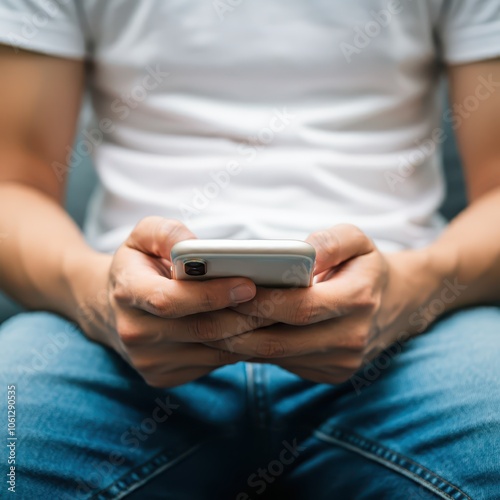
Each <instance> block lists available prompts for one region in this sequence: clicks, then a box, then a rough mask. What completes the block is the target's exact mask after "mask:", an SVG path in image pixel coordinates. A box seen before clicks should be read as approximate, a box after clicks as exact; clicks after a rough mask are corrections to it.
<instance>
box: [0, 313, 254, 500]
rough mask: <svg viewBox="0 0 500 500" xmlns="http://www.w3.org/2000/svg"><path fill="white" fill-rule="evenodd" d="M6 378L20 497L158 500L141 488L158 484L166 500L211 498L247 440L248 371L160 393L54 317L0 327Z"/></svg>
mask: <svg viewBox="0 0 500 500" xmlns="http://www.w3.org/2000/svg"><path fill="white" fill-rule="evenodd" d="M0 375H1V379H2V381H3V387H2V389H1V390H2V392H4V391H6V388H7V385H11V384H13V385H15V386H16V398H17V404H16V411H17V416H16V417H17V422H16V427H17V436H18V441H17V449H18V452H17V457H18V460H17V464H16V469H17V485H16V492H17V493H18V494H19V495H20V497H21V498H33V497H34V496H35V495H36V494H38V495H39V496H41V497H42V498H68V499H70V498H71V499H78V498H89V497H91V496H92V495H97V496H96V498H103V499H104V498H115V497H117V496H118V495H122V494H125V492H128V493H129V494H132V493H131V492H132V491H134V490H137V495H138V498H144V495H146V496H147V497H148V498H155V495H156V493H155V492H154V491H153V489H154V488H150V489H149V490H148V492H147V493H145V492H144V487H142V488H140V487H141V486H142V485H143V484H145V483H150V484H151V485H152V486H154V484H155V481H154V480H153V477H157V476H162V479H163V481H162V485H161V489H160V493H158V498H175V499H182V498H200V499H202V498H211V497H210V496H205V494H206V493H204V492H203V491H198V490H197V488H198V487H200V486H201V485H203V487H205V488H207V487H208V488H209V489H210V488H212V490H211V491H212V492H214V493H215V492H216V491H218V488H220V487H221V485H222V484H223V481H218V479H220V477H218V476H217V470H218V469H217V468H218V467H219V466H221V467H224V463H226V467H228V468H229V467H231V465H232V463H233V464H234V460H233V458H232V457H233V454H234V450H233V451H231V450H232V449H233V448H234V447H235V446H237V443H238V439H239V438H238V436H242V435H244V434H245V433H244V432H242V428H243V427H244V426H245V425H246V420H245V419H246V416H245V413H246V411H245V404H246V401H245V399H244V398H245V391H244V390H242V386H243V385H244V383H245V375H244V370H243V366H242V365H241V364H240V365H239V366H238V365H236V366H231V367H227V368H224V369H222V370H218V371H217V373H216V374H214V375H212V376H211V377H204V378H202V379H199V380H198V381H196V382H193V383H190V384H186V385H184V386H182V387H179V388H175V389H172V390H162V389H156V388H152V387H149V386H147V384H145V382H144V381H143V380H142V378H141V377H140V376H139V375H138V374H137V373H136V372H135V371H134V370H133V369H132V368H130V367H129V366H128V365H127V364H126V363H125V362H124V361H123V360H122V359H121V358H120V357H119V356H118V355H116V354H115V353H114V352H112V351H111V350H109V349H107V348H105V347H103V346H101V345H99V344H96V343H93V342H91V341H89V340H88V339H86V338H85V336H84V335H83V333H82V332H81V331H80V330H79V329H78V328H76V327H75V326H74V325H73V324H71V323H69V322H68V321H66V320H64V319H63V318H61V317H59V316H56V315H53V314H50V313H43V312H38V313H25V314H20V315H18V316H16V317H14V318H12V319H11V320H9V321H7V322H6V323H4V324H3V325H2V326H1V328H0ZM5 397H6V394H4V395H3V396H2V399H4V398H5ZM221 401H224V404H220V402H221ZM239 444H240V445H241V443H239ZM2 448H3V447H2ZM4 452H5V450H3V451H2V453H4ZM207 456H208V460H207ZM210 457H211V459H210ZM2 458H3V459H2V464H6V463H7V457H6V456H5V457H2ZM197 460H200V461H201V462H202V463H201V464H198V465H196V464H197V462H196V461H197ZM179 464H183V465H184V464H185V466H186V468H183V465H179ZM193 467H194V468H195V469H196V473H197V475H198V477H199V479H200V481H199V482H198V481H192V480H191V472H192V468H193ZM170 469H172V473H171V474H170V475H169V471H170ZM187 469H189V470H187ZM233 469H234V468H233ZM221 473H222V472H221ZM224 477H225V476H224ZM226 483H229V482H228V481H226ZM165 485H166V486H167V489H165ZM159 487H160V486H159ZM138 488H140V489H138ZM132 496H133V494H132ZM120 498H121V496H120Z"/></svg>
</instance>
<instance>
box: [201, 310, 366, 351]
mask: <svg viewBox="0 0 500 500" xmlns="http://www.w3.org/2000/svg"><path fill="white" fill-rule="evenodd" d="M356 322H357V320H355V319H353V318H349V321H347V319H342V320H340V321H337V320H330V321H325V322H323V323H318V324H314V325H310V326H307V327H301V328H297V327H293V326H289V325H283V324H277V325H273V326H269V327H265V328H259V329H258V330H254V331H249V332H247V333H245V334H242V335H239V336H235V337H231V338H230V339H226V340H225V341H222V342H221V341H216V342H212V343H210V344H209V345H210V346H212V347H215V348H218V349H224V350H229V351H230V352H233V353H238V354H245V355H251V356H252V357H255V358H261V359H281V358H287V357H297V356H305V355H309V354H316V353H326V352H332V351H337V350H348V351H353V353H359V352H362V351H364V349H365V348H366V346H367V344H368V339H369V332H364V331H363V330H362V329H361V328H359V327H356V326H354V324H355V323H356Z"/></svg>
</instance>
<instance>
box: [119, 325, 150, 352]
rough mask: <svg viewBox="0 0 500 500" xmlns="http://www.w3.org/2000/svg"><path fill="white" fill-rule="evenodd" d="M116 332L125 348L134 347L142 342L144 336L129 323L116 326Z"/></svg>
mask: <svg viewBox="0 0 500 500" xmlns="http://www.w3.org/2000/svg"><path fill="white" fill-rule="evenodd" d="M116 332H117V333H118V336H119V337H120V340H121V341H122V342H123V344H124V345H125V346H128V347H130V346H134V345H137V344H140V343H142V342H143V341H144V335H143V333H142V332H141V331H140V329H139V328H137V326H136V325H134V324H132V323H129V322H120V323H118V324H117V327H116Z"/></svg>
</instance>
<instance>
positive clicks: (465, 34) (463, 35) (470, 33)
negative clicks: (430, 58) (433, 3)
mask: <svg viewBox="0 0 500 500" xmlns="http://www.w3.org/2000/svg"><path fill="white" fill-rule="evenodd" d="M437 36H438V39H439V41H440V46H441V56H442V59H443V60H444V62H446V63H448V64H462V63H467V62H473V61H478V60H481V59H490V58H494V57H499V56H500V1H499V0H443V5H442V10H441V13H440V16H439V18H438V25H437Z"/></svg>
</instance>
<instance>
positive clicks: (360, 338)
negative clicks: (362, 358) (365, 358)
mask: <svg viewBox="0 0 500 500" xmlns="http://www.w3.org/2000/svg"><path fill="white" fill-rule="evenodd" d="M369 340H370V335H369V329H368V328H364V327H358V328H355V329H353V330H352V331H351V333H350V335H349V337H348V340H347V346H346V347H347V348H348V349H352V350H354V351H358V352H362V351H364V350H365V349H366V348H367V347H368V342H369Z"/></svg>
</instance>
